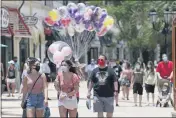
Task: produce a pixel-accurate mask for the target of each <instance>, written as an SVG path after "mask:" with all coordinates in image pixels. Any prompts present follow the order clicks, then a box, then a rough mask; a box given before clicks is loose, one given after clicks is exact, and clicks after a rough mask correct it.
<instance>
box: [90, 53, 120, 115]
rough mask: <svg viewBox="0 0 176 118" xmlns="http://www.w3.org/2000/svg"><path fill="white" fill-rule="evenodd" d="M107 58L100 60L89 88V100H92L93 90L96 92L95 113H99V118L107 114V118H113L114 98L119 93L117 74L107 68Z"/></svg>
mask: <svg viewBox="0 0 176 118" xmlns="http://www.w3.org/2000/svg"><path fill="white" fill-rule="evenodd" d="M106 63H107V58H106V56H105V55H100V56H99V58H98V68H95V69H94V70H93V71H92V74H91V77H90V84H89V88H88V94H87V98H88V99H90V96H91V90H92V88H93V90H94V95H93V99H94V103H93V109H94V112H96V113H98V117H103V112H106V116H107V117H112V116H113V112H114V96H116V95H117V92H118V87H117V85H118V83H117V77H116V75H115V72H114V70H113V69H112V68H109V67H108V66H107V64H106Z"/></svg>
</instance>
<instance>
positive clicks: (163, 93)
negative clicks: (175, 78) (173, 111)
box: [156, 79, 174, 107]
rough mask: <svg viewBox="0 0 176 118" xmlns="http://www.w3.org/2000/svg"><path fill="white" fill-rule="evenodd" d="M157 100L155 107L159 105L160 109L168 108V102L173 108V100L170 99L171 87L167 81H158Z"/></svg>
mask: <svg viewBox="0 0 176 118" xmlns="http://www.w3.org/2000/svg"><path fill="white" fill-rule="evenodd" d="M158 91H159V95H158V100H157V103H156V107H157V106H158V105H160V107H169V102H171V105H172V106H174V103H173V100H172V98H171V92H172V87H171V84H170V81H169V80H166V79H161V80H158Z"/></svg>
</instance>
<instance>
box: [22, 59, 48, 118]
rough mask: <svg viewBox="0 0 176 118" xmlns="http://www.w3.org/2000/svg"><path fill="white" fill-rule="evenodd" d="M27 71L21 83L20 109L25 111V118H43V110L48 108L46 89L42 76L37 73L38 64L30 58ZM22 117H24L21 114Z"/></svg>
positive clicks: (43, 76) (45, 81)
mask: <svg viewBox="0 0 176 118" xmlns="http://www.w3.org/2000/svg"><path fill="white" fill-rule="evenodd" d="M28 64H29V69H28V72H27V75H26V76H25V77H24V79H23V81H22V85H23V88H22V92H23V98H22V103H21V107H22V108H23V109H26V112H27V116H26V117H43V116H44V108H45V106H48V99H47V98H48V87H47V80H46V76H45V75H44V74H41V73H39V70H40V63H39V61H38V60H37V59H36V58H34V57H30V58H29V60H28ZM23 116H25V115H24V114H23Z"/></svg>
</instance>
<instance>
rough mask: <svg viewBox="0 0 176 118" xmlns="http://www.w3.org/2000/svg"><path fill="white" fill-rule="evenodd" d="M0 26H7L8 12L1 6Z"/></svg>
mask: <svg viewBox="0 0 176 118" xmlns="http://www.w3.org/2000/svg"><path fill="white" fill-rule="evenodd" d="M0 21H1V28H7V27H8V26H9V12H8V10H7V9H5V8H3V7H2V8H1V20H0Z"/></svg>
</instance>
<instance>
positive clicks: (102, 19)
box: [100, 13, 107, 22]
mask: <svg viewBox="0 0 176 118" xmlns="http://www.w3.org/2000/svg"><path fill="white" fill-rule="evenodd" d="M106 16H107V14H106V13H103V14H102V16H101V18H100V22H103V21H104V19H105V18H106Z"/></svg>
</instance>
